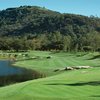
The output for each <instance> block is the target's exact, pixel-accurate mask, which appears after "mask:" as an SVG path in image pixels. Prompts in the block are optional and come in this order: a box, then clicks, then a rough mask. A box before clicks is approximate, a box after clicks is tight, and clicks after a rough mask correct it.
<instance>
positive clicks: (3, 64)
mask: <svg viewBox="0 0 100 100" xmlns="http://www.w3.org/2000/svg"><path fill="white" fill-rule="evenodd" d="M12 63H13V62H11V61H9V60H2V61H0V86H5V85H8V84H13V83H17V82H24V81H27V80H32V79H37V78H41V77H43V76H44V75H43V74H41V73H39V72H37V71H34V70H30V69H25V68H20V67H15V66H13V65H12Z"/></svg>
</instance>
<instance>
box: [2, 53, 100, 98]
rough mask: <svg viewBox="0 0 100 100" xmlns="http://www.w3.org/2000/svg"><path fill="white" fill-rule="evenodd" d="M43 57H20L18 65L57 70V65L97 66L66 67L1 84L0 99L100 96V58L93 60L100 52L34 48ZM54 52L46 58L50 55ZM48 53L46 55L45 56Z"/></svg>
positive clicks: (42, 69)
mask: <svg viewBox="0 0 100 100" xmlns="http://www.w3.org/2000/svg"><path fill="white" fill-rule="evenodd" d="M30 55H31V56H35V55H39V56H42V58H41V59H39V60H38V59H35V60H28V61H20V62H17V63H16V65H20V66H25V67H26V68H31V69H36V70H39V71H40V70H41V71H43V72H46V73H47V72H49V75H50V74H55V73H54V72H53V70H54V69H56V68H62V67H66V66H76V65H90V66H93V67H94V68H91V69H82V70H75V71H64V72H62V73H59V74H58V73H57V75H54V76H49V77H47V78H42V79H37V80H32V81H27V82H23V83H18V84H15V85H10V86H6V87H2V88H0V100H100V77H99V76H100V68H99V66H100V61H99V60H100V59H98V58H97V59H93V60H89V59H90V58H92V57H93V56H95V55H97V54H91V53H89V54H85V55H82V54H79V53H78V54H68V53H55V54H52V53H50V52H31V53H30ZM48 55H49V56H52V58H51V59H46V58H45V57H46V56H48ZM43 57H44V58H43Z"/></svg>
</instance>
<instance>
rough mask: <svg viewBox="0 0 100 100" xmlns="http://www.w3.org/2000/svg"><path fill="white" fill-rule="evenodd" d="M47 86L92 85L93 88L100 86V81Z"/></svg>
mask: <svg viewBox="0 0 100 100" xmlns="http://www.w3.org/2000/svg"><path fill="white" fill-rule="evenodd" d="M46 85H65V86H84V85H91V86H99V85H100V81H91V82H83V83H72V84H64V83H51V84H46Z"/></svg>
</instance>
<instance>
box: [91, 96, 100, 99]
mask: <svg viewBox="0 0 100 100" xmlns="http://www.w3.org/2000/svg"><path fill="white" fill-rule="evenodd" d="M91 97H99V98H100V95H92V96H91Z"/></svg>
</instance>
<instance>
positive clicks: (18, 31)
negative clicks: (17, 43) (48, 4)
mask: <svg viewBox="0 0 100 100" xmlns="http://www.w3.org/2000/svg"><path fill="white" fill-rule="evenodd" d="M94 30H95V31H100V19H99V18H95V17H86V16H81V15H74V14H60V13H58V12H54V11H51V10H48V9H46V8H41V7H36V6H33V7H32V6H22V7H19V8H8V9H6V10H3V11H0V35H24V34H39V33H40V34H42V33H44V32H47V33H50V32H55V31H59V32H61V33H62V34H65V35H67V34H69V35H71V34H72V35H73V34H84V33H87V32H90V31H94Z"/></svg>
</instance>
